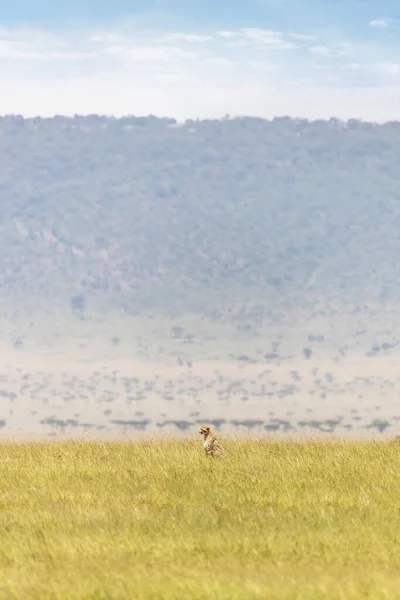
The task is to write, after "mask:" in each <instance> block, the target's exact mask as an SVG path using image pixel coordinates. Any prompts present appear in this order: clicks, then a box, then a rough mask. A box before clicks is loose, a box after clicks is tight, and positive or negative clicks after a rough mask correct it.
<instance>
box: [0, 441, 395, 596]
mask: <svg viewBox="0 0 400 600" xmlns="http://www.w3.org/2000/svg"><path fill="white" fill-rule="evenodd" d="M224 444H225V446H226V449H227V456H226V457H225V458H224V459H220V460H209V459H208V460H207V459H206V458H205V457H204V454H203V449H202V447H201V441H196V442H194V441H190V440H189V441H184V442H176V441H169V442H158V443H157V442H152V443H137V444H102V443H86V442H79V443H66V444H58V443H54V444H51V443H50V444H27V445H24V444H21V445H18V444H2V445H1V446H0V478H1V482H2V485H1V491H0V508H1V510H0V536H1V541H2V543H1V552H0V598H1V600H3V599H4V600H6V599H7V600H8V599H11V598H14V599H15V600H19V599H22V598H23V599H24V600H78V599H79V600H106V599H107V600H110V599H116V600H125V599H126V600H128V599H129V600H133V599H137V600H147V599H152V600H158V599H160V598H163V599H164V600H172V599H173V600H181V599H182V598H191V599H192V598H193V599H196V600H202V599H204V600H208V599H209V598H215V599H216V600H253V599H254V600H255V599H258V598H259V599H264V598H268V599H271V600H280V599H282V600H283V599H284V600H292V599H293V600H294V599H296V600H309V599H310V598H312V599H313V600H319V599H321V600H322V599H323V600H339V599H342V598H351V599H352V600H365V599H371V600H372V599H373V600H380V599H382V600H383V599H385V600H390V599H393V600H394V599H395V598H398V597H399V595H398V590H399V585H400V578H399V567H400V559H399V531H398V510H399V494H398V490H399V486H400V475H399V469H398V463H399V444H398V442H388V443H361V442H357V443H344V442H335V443H323V442H308V443H291V444H285V443H273V442H268V441H263V442H257V441H253V442H249V441H247V442H246V441H242V442H238V441H235V440H233V439H226V440H224Z"/></svg>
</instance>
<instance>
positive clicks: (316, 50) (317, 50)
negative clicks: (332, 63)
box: [309, 46, 331, 57]
mask: <svg viewBox="0 0 400 600" xmlns="http://www.w3.org/2000/svg"><path fill="white" fill-rule="evenodd" d="M309 51H310V52H312V53H313V54H319V56H324V57H328V56H331V51H330V49H329V48H328V46H311V48H309Z"/></svg>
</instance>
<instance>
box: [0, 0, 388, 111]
mask: <svg viewBox="0 0 400 600" xmlns="http://www.w3.org/2000/svg"><path fill="white" fill-rule="evenodd" d="M6 113H18V114H23V115H26V116H34V115H54V114H57V113H58V114H67V115H73V114H75V113H80V114H90V113H101V114H113V115H117V116H119V115H123V114H135V115H148V114H155V115H158V116H171V117H175V118H177V119H179V120H183V119H185V118H212V117H222V116H224V115H226V114H230V115H232V116H234V115H243V114H246V115H258V116H264V117H272V116H275V115H291V116H299V117H308V118H310V119H314V118H329V117H331V116H336V117H339V118H343V119H347V118H362V119H368V120H374V121H385V120H392V119H400V1H399V0H306V1H305V2H299V0H111V1H110V0H107V1H105V0H69V2H62V3H61V2H57V0H14V1H10V0H7V1H6V0H0V114H6Z"/></svg>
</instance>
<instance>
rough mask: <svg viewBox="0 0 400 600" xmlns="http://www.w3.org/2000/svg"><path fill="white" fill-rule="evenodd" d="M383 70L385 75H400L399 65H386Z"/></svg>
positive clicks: (382, 67) (382, 66)
mask: <svg viewBox="0 0 400 600" xmlns="http://www.w3.org/2000/svg"><path fill="white" fill-rule="evenodd" d="M381 69H382V71H383V72H384V73H387V74H388V75H398V74H399V73H400V64H399V63H384V64H383V65H381Z"/></svg>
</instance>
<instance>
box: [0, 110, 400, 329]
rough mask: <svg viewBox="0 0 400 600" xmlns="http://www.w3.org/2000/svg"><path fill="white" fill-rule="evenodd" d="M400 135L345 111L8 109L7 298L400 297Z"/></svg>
mask: <svg viewBox="0 0 400 600" xmlns="http://www.w3.org/2000/svg"><path fill="white" fill-rule="evenodd" d="M399 142H400V124H399V123H387V124H385V125H375V124H371V123H363V122H357V121H349V122H348V123H342V122H340V121H337V120H335V119H331V120H330V121H315V122H307V121H303V120H294V119H290V118H277V119H274V120H273V121H266V120H262V119H255V118H237V119H232V120H231V119H225V120H221V121H191V122H186V123H184V124H182V125H180V124H179V125H178V124H177V123H175V122H174V121H173V120H171V119H157V118H154V117H148V118H134V117H126V118H122V119H111V118H106V117H100V116H96V115H93V116H88V117H75V118H72V119H68V118H64V117H55V118H53V119H40V118H37V119H23V118H22V117H18V116H10V117H5V118H1V119H0V154H1V156H2V161H1V166H0V200H1V209H2V219H1V222H0V251H1V256H2V269H1V273H0V301H1V300H2V301H3V303H4V302H8V299H9V298H10V296H11V297H14V298H18V302H17V304H16V306H20V305H21V306H22V305H27V304H28V305H29V306H30V307H35V306H36V307H38V306H39V304H38V303H39V301H40V303H41V304H40V306H41V308H42V309H43V308H44V307H47V306H50V305H51V304H52V303H54V302H55V301H59V302H61V303H62V304H63V306H65V307H67V308H68V309H70V308H71V307H72V309H73V310H76V311H82V310H84V309H85V306H86V304H87V302H88V301H90V299H93V298H94V299H97V301H98V302H100V303H102V305H103V306H108V307H109V306H111V305H112V306H117V307H121V306H122V307H125V309H126V310H128V311H132V310H133V311H142V310H148V309H151V308H158V309H160V310H163V311H164V312H168V311H170V310H171V307H176V306H178V308H179V310H181V311H189V312H190V311H192V312H198V313H199V312H200V313H207V314H213V311H215V309H216V308H218V307H220V306H221V305H226V304H227V303H229V304H230V305H235V302H239V305H238V306H237V307H236V308H235V311H236V312H235V317H236V318H240V314H241V313H240V310H242V311H243V302H245V301H246V300H250V301H252V302H253V303H256V304H257V303H258V309H256V312H257V310H258V313H257V314H256V315H255V318H262V319H267V320H268V319H271V318H274V319H276V318H277V315H273V314H272V313H271V312H270V311H272V312H274V311H276V306H277V305H279V307H280V310H282V309H285V308H290V307H291V306H292V307H293V306H296V307H302V308H304V309H309V308H312V307H313V306H318V307H319V309H321V310H324V311H327V312H328V313H329V312H330V310H331V309H332V307H334V308H335V310H336V309H339V310H342V309H343V307H349V306H350V307H351V308H352V309H354V310H363V308H364V307H365V305H368V304H369V303H374V304H376V303H378V304H380V305H385V303H388V302H389V303H390V304H395V305H396V304H397V303H398V302H399V299H400V293H399V291H400V288H399V285H398V281H399V276H400V262H399V260H398V257H399V251H400V239H399V233H398V232H399V227H400V204H399V199H400V185H399V177H398V174H399V172H400V144H399ZM27 295H28V296H27ZM260 298H261V299H262V301H261V302H260ZM13 302H14V303H15V300H14V301H13ZM13 306H15V304H13ZM278 312H279V311H278ZM257 315H258V316H257ZM260 315H261V317H260Z"/></svg>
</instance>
